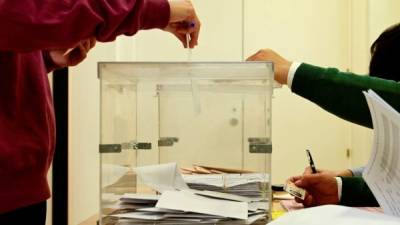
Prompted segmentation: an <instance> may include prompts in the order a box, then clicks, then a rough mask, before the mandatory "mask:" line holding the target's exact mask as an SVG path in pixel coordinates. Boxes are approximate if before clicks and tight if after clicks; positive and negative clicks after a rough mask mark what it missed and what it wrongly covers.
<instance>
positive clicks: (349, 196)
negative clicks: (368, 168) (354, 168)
mask: <svg viewBox="0 0 400 225" xmlns="http://www.w3.org/2000/svg"><path fill="white" fill-rule="evenodd" d="M342 184H343V186H342V197H341V199H340V203H339V204H340V205H346V206H370V207H372V206H379V204H378V202H377V201H376V199H375V197H374V195H373V194H372V192H371V190H370V189H369V187H368V185H367V183H365V181H364V179H363V178H362V177H342Z"/></svg>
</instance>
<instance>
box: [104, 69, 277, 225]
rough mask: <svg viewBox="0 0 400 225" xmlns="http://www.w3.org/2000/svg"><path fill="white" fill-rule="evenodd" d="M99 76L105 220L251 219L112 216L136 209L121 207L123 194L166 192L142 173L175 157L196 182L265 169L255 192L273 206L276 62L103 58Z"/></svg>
mask: <svg viewBox="0 0 400 225" xmlns="http://www.w3.org/2000/svg"><path fill="white" fill-rule="evenodd" d="M99 78H100V81H101V82H100V83H101V131H100V132H101V134H100V141H101V143H100V153H101V166H100V168H101V171H100V177H101V179H100V180H101V182H100V188H101V191H100V193H101V196H100V199H101V201H100V202H101V206H100V208H101V212H100V213H101V218H102V219H101V224H102V225H104V224H205V223H206V224H207V223H210V224H245V223H246V221H245V220H233V219H230V220H218V222H215V221H213V222H210V221H194V220H193V221H179V222H178V221H173V220H157V221H154V220H137V219H134V220H127V219H121V218H120V219H118V218H116V217H112V216H109V215H113V214H117V213H121V212H127V211H133V212H134V211H135V210H134V209H132V207H131V208H129V207H126V205H124V206H125V207H121V202H120V199H121V196H123V195H124V194H127V193H148V194H160V193H158V192H155V191H154V188H152V187H150V186H151V185H149V184H148V183H146V182H143V180H142V179H139V177H138V176H137V175H136V172H135V168H136V167H143V166H149V165H159V164H168V163H176V164H177V168H178V171H179V172H180V173H182V174H183V175H182V176H183V177H184V180H185V181H186V182H188V183H189V187H190V188H198V186H196V185H195V184H194V183H196V182H194V183H193V182H192V183H190V182H189V181H193V179H197V178H199V177H200V178H203V177H205V176H211V177H218V179H219V178H221V179H223V180H224V182H225V183H229V182H231V181H230V180H229V179H233V177H235V176H253V175H257V176H261V177H262V182H259V183H257V184H256V185H257V188H258V189H257V192H256V193H257V195H259V196H257V197H258V198H260V199H259V200H262V201H263V204H265V205H266V208H268V207H269V206H270V203H271V201H270V200H271V196H270V195H271V193H270V180H271V177H270V170H271V151H272V143H271V97H272V91H273V66H272V63H268V62H251V63H250V62H246V63H245V62H241V63H215V62H213V63H206V62H204V63H202V62H196V63H165V62H163V63H99ZM203 170H204V171H203ZM191 171H192V172H193V171H196V172H194V174H190V173H192V172H191ZM201 173H203V174H201ZM243 174H245V175H243ZM235 179H236V178H235ZM249 179H250V178H249ZM225 183H224V185H225ZM191 184H192V185H191ZM232 189H234V188H232ZM237 189H239V186H238V187H237ZM217 191H223V192H228V193H229V191H230V190H228V189H227V187H226V186H224V187H223V188H222V189H221V190H219V189H218V190H217ZM246 193H247V192H246ZM251 193H252V194H251V195H253V194H254V192H251ZM250 197H254V196H250ZM127 208H129V209H127ZM189 211H190V210H189ZM264 214H266V216H267V218H270V217H269V216H270V212H269V210H267V211H265V212H264ZM261 221H262V222H263V223H264V224H265V219H264V220H261ZM255 224H256V223H255Z"/></svg>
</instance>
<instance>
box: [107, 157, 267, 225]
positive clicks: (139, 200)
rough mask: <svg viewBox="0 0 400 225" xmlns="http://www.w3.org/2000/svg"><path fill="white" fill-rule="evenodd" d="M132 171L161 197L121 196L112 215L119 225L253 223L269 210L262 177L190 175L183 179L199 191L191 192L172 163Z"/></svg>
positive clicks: (263, 216) (249, 175)
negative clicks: (145, 224)
mask: <svg viewBox="0 0 400 225" xmlns="http://www.w3.org/2000/svg"><path fill="white" fill-rule="evenodd" d="M135 171H136V173H137V175H138V177H139V178H140V179H141V180H142V182H143V183H144V184H145V185H146V186H148V187H151V188H152V189H154V190H156V191H157V192H159V193H161V195H155V194H153V195H151V194H150V195H149V194H139V193H137V194H125V195H123V196H122V197H121V198H120V199H119V203H117V204H115V206H116V207H115V209H116V211H115V212H114V213H113V215H112V216H113V217H116V218H118V224H127V225H128V224H141V223H151V221H154V223H157V224H183V223H184V224H192V223H195V224H200V223H210V224H214V223H217V222H223V223H224V224H252V223H253V222H254V221H259V220H263V221H264V220H265V218H266V215H267V210H269V202H266V201H265V197H263V192H264V191H265V190H264V189H263V188H265V183H266V180H268V175H265V174H207V176H208V177H203V175H198V174H196V175H193V174H192V175H189V177H188V178H187V177H186V176H185V179H186V178H187V179H188V180H189V181H192V182H195V183H196V184H190V185H193V186H194V187H198V188H200V189H190V188H189V186H188V185H187V184H186V182H185V179H184V178H183V177H182V175H181V174H180V172H179V170H178V167H177V164H176V163H169V164H162V165H152V166H144V167H138V168H136V169H135ZM214 175H217V176H214ZM204 183H205V184H204ZM209 184H214V185H216V186H214V185H209ZM209 188H210V189H211V190H209ZM214 190H215V191H214ZM146 221H147V222H146Z"/></svg>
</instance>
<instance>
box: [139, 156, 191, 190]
mask: <svg viewBox="0 0 400 225" xmlns="http://www.w3.org/2000/svg"><path fill="white" fill-rule="evenodd" d="M135 171H136V173H137V175H138V176H139V177H140V179H141V180H142V181H143V182H144V183H145V184H146V185H148V186H149V187H151V188H153V189H154V190H156V191H158V192H160V193H162V192H164V191H173V190H186V189H189V187H188V186H187V184H186V183H185V181H184V180H183V178H182V175H181V174H180V173H179V170H178V167H177V164H176V163H168V164H161V165H151V166H143V167H137V168H136V169H135Z"/></svg>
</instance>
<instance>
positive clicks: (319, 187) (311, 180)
mask: <svg viewBox="0 0 400 225" xmlns="http://www.w3.org/2000/svg"><path fill="white" fill-rule="evenodd" d="M289 180H290V181H291V182H293V183H294V184H295V185H296V186H297V187H299V188H303V189H305V190H306V196H305V198H304V200H302V199H299V198H296V201H297V202H300V203H303V205H304V206H305V207H311V206H318V205H327V204H338V203H339V196H338V186H337V181H336V178H335V177H332V176H331V175H329V174H325V173H319V174H306V175H303V176H296V177H291V178H290V179H289Z"/></svg>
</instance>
